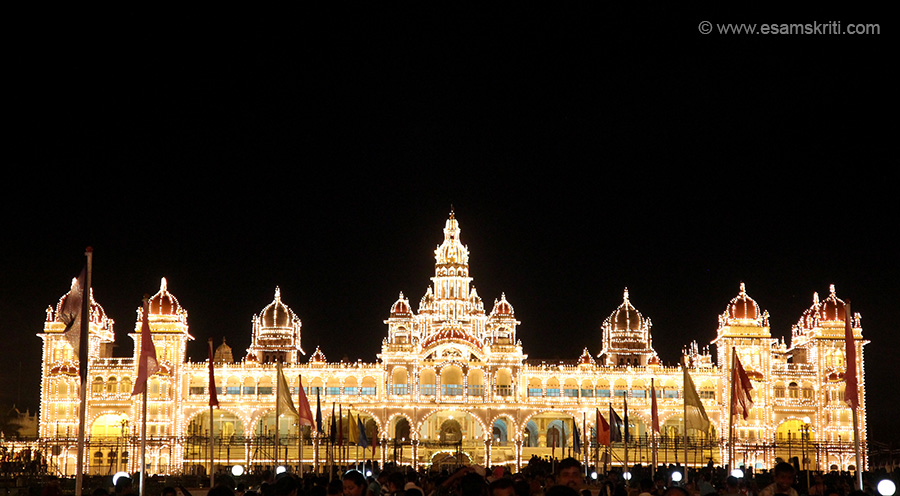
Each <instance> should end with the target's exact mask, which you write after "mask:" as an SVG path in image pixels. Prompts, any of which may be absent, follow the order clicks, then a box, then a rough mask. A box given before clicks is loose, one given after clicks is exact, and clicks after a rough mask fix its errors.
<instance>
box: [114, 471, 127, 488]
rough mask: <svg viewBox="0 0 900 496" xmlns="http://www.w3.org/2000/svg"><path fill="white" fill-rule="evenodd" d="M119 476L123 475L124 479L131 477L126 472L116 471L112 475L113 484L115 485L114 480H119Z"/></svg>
mask: <svg viewBox="0 0 900 496" xmlns="http://www.w3.org/2000/svg"><path fill="white" fill-rule="evenodd" d="M121 477H125V478H126V479H130V478H131V476H130V475H128V472H116V473H115V475H113V485H114V486H115V485H116V481H117V480H119V478H121Z"/></svg>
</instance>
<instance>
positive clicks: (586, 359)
mask: <svg viewBox="0 0 900 496" xmlns="http://www.w3.org/2000/svg"><path fill="white" fill-rule="evenodd" d="M596 364H597V362H595V361H594V359H593V358H592V357H591V354H590V353H589V352H588V349H587V348H585V349H584V351H582V352H581V356H580V357H578V365H596Z"/></svg>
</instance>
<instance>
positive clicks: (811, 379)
mask: <svg viewBox="0 0 900 496" xmlns="http://www.w3.org/2000/svg"><path fill="white" fill-rule="evenodd" d="M443 233H444V239H443V242H442V243H441V244H440V246H438V247H437V249H436V250H435V252H434V255H435V271H434V276H433V277H432V278H431V284H430V285H429V286H428V287H427V289H426V290H425V294H424V296H422V298H421V300H420V301H419V305H418V309H417V310H415V311H414V310H413V306H412V305H411V304H410V302H409V300H408V299H407V298H406V297H405V296H404V295H403V294H402V293H401V294H400V296H399V298H398V299H397V300H396V302H395V303H394V304H393V305H392V306H391V307H390V311H389V313H388V318H387V320H385V321H384V323H385V325H386V326H387V335H386V337H385V338H384V340H383V341H382V344H381V352H380V353H379V354H378V355H377V360H376V362H375V363H363V362H356V363H346V362H334V361H329V360H328V359H327V358H326V355H325V353H323V351H322V350H320V349H315V350H310V353H309V355H307V354H306V353H305V352H304V350H303V348H302V347H301V322H300V318H299V317H298V316H297V315H296V314H295V313H294V312H293V311H292V310H291V308H290V307H289V306H288V305H287V304H286V303H285V301H284V300H287V298H288V295H282V294H281V293H280V291H279V290H278V289H277V288H276V289H275V293H274V300H273V301H272V302H271V303H270V304H269V305H267V306H266V307H265V308H263V309H262V310H261V311H260V313H259V314H257V315H255V316H253V318H252V337H251V344H250V347H249V348H248V349H247V352H246V354H245V355H244V356H243V357H242V358H240V360H239V361H235V360H234V358H233V356H232V350H231V348H229V347H228V345H227V344H225V343H224V342H223V343H222V344H221V345H220V346H218V347H217V349H216V351H215V355H214V358H213V362H214V370H215V378H216V389H217V395H218V400H219V405H220V407H219V408H217V409H215V410H214V413H213V428H212V430H213V435H214V436H215V448H214V450H213V451H212V452H211V450H210V448H209V443H208V436H209V425H210V419H209V416H210V408H209V373H208V362H206V361H203V362H191V361H188V360H187V358H186V356H185V348H186V344H187V341H188V340H191V339H194V338H193V337H192V336H191V334H190V333H189V326H188V314H187V310H186V309H185V308H183V307H182V306H181V305H180V304H179V302H178V300H177V299H176V298H175V296H174V295H173V294H172V293H170V292H169V290H168V287H167V283H166V280H165V279H163V280H162V283H161V286H160V288H159V291H158V292H157V293H156V294H155V295H154V296H152V297H151V299H150V304H149V323H150V329H151V332H152V338H153V342H154V344H155V346H156V351H157V356H158V357H159V360H160V363H161V370H160V371H159V372H158V373H157V374H155V375H154V376H152V377H151V378H150V380H149V395H148V396H149V399H148V426H147V431H148V436H149V438H148V442H147V443H148V451H147V456H148V458H147V463H148V466H149V470H150V472H152V473H197V472H198V471H205V470H208V467H209V466H210V457H212V458H213V460H214V463H215V465H216V467H217V468H218V469H222V468H224V467H226V466H229V465H233V464H241V465H244V466H247V467H250V468H253V467H261V466H271V465H272V464H273V463H276V462H278V463H284V464H288V465H291V466H293V467H294V469H295V470H296V468H297V465H298V460H302V466H303V468H304V469H305V470H311V469H319V470H322V469H323V466H324V464H325V463H326V462H327V459H328V457H329V456H331V457H332V459H337V460H339V461H343V462H345V463H353V462H355V461H357V460H370V461H376V462H379V463H382V464H383V463H386V462H397V463H403V464H409V465H413V466H416V467H428V466H441V465H443V464H449V463H478V464H482V465H500V464H505V465H508V466H510V467H511V468H512V469H514V470H515V469H518V468H521V466H522V465H523V464H524V463H527V462H528V460H529V459H530V458H531V457H532V456H533V455H538V456H548V455H553V456H556V457H557V458H559V457H562V456H568V455H570V454H573V452H574V439H573V435H574V431H573V427H577V429H578V431H579V432H580V433H582V435H585V436H584V437H585V438H587V439H588V444H589V445H591V447H590V449H582V450H581V454H580V455H577V454H576V455H575V456H581V457H583V458H584V461H585V462H587V463H588V464H594V463H600V464H601V465H600V466H603V464H605V463H610V464H612V465H621V464H623V463H624V462H625V460H626V458H625V457H626V456H627V457H628V463H629V464H635V463H644V464H646V463H648V462H650V461H651V448H650V446H651V440H650V428H649V426H650V425H652V422H651V394H650V390H651V380H652V381H653V383H654V389H655V391H656V394H657V397H658V405H659V420H660V425H661V435H660V436H659V437H658V444H657V446H658V455H659V461H660V462H663V463H676V462H678V463H685V462H687V463H688V464H690V465H705V464H706V463H707V462H708V461H709V459H710V458H711V459H712V460H713V461H714V463H716V464H720V463H721V464H724V463H728V462H729V460H728V459H727V457H728V456H729V453H730V450H729V446H728V445H727V440H728V432H729V428H728V426H729V422H728V420H729V419H728V413H729V411H728V408H729V407H728V405H729V402H728V401H727V398H728V397H729V396H728V395H729V384H730V383H729V377H730V374H731V370H730V366H731V365H730V364H731V363H732V360H731V353H732V350H734V351H735V352H736V353H737V354H738V356H739V358H740V361H741V363H742V364H743V366H744V368H745V369H746V370H747V373H748V376H749V377H750V379H751V380H752V384H753V390H752V395H753V400H754V407H753V409H752V411H751V413H750V416H749V418H748V419H746V420H744V419H742V418H741V417H735V421H734V422H735V427H734V433H735V436H736V443H735V449H734V457H735V459H734V460H733V462H734V463H735V464H737V465H753V466H758V467H762V466H765V467H771V466H772V465H773V464H774V463H775V462H776V460H777V459H779V458H780V459H783V460H789V459H791V458H793V457H797V459H798V463H799V464H800V465H801V466H802V467H809V468H813V469H815V468H818V469H826V468H830V467H832V466H837V467H838V468H843V469H846V468H848V466H850V465H851V464H852V463H853V447H852V445H851V440H852V439H853V436H852V421H851V412H850V410H849V408H848V407H847V405H846V404H845V403H844V401H843V396H844V380H843V373H844V370H845V364H844V356H845V355H844V328H845V327H844V308H843V307H844V303H843V302H842V301H841V300H840V299H839V298H838V297H837V295H836V294H835V290H834V287H832V288H831V291H830V293H829V294H828V296H827V297H826V298H824V299H819V297H818V296H817V295H814V296H813V298H812V304H811V306H810V307H809V308H808V309H807V310H806V311H805V312H803V314H802V315H801V316H800V318H799V320H798V322H797V324H796V325H795V326H794V327H793V329H792V332H791V336H790V344H789V345H786V344H785V342H784V340H782V339H777V338H774V337H773V336H772V334H771V333H770V330H769V315H768V313H767V312H765V311H763V310H761V309H760V307H759V305H757V303H756V301H754V300H753V299H752V298H751V297H750V296H749V295H748V294H747V292H746V290H745V288H744V286H743V285H741V287H740V288H739V291H738V293H737V295H736V296H734V297H733V299H731V301H730V303H728V305H727V306H726V307H725V308H724V311H723V313H722V314H721V316H720V317H719V325H718V329H717V333H716V337H715V339H713V341H712V343H711V344H712V345H713V346H714V347H715V357H716V360H715V362H714V360H713V355H712V354H711V353H710V351H709V347H700V346H698V345H697V344H696V342H694V343H690V344H686V345H685V347H684V352H683V356H682V357H681V359H680V363H678V364H675V365H674V366H672V365H664V364H663V363H662V362H661V361H660V359H659V357H658V356H657V353H656V351H654V348H653V340H652V337H651V322H650V319H649V318H646V317H644V316H643V315H642V314H641V313H640V312H639V311H638V310H637V309H636V308H635V306H634V305H633V304H632V302H631V298H630V296H629V292H628V290H625V291H624V294H623V299H622V302H621V304H619V305H618V307H617V308H615V309H613V311H612V313H611V314H610V315H609V316H608V317H607V318H606V319H605V320H604V321H603V322H602V324H601V326H600V327H601V330H602V337H601V336H598V337H600V342H599V347H598V349H596V350H594V351H593V352H592V351H589V349H588V348H584V350H583V352H582V353H581V355H580V357H578V358H574V359H572V360H564V361H553V362H550V361H541V360H535V359H531V358H529V357H528V356H527V355H525V354H524V353H523V351H522V343H521V341H520V340H519V339H518V338H517V336H516V328H517V326H518V325H519V322H518V321H517V320H516V316H515V312H514V310H513V305H512V304H511V303H510V302H509V301H507V299H506V297H505V295H501V296H500V298H499V299H495V300H494V303H493V306H492V308H491V309H490V311H487V310H486V308H485V304H484V302H483V301H482V298H481V296H480V295H479V294H478V292H477V291H476V290H475V288H474V287H473V286H472V277H470V275H469V251H468V248H467V247H466V246H465V245H464V244H463V243H462V242H461V239H460V228H459V224H458V222H457V220H456V219H455V217H454V216H453V214H451V215H450V217H449V219H447V221H446V224H445V226H444V231H443ZM65 298H66V297H65V296H63V298H62V299H60V301H59V303H58V304H57V306H56V308H55V309H54V308H52V307H51V308H48V309H47V318H46V321H45V323H44V329H43V332H42V333H40V334H39V336H40V337H41V338H42V339H43V344H44V347H43V375H42V378H41V405H40V424H39V431H40V433H39V437H40V449H42V450H43V452H44V453H45V454H46V457H47V460H48V462H49V464H50V466H51V468H52V469H53V470H55V471H58V472H59V473H65V474H73V473H74V472H75V462H76V460H75V457H76V452H77V450H76V439H75V438H76V433H77V423H78V415H79V400H78V393H77V391H78V372H77V371H78V363H77V358H75V357H74V356H73V352H72V348H71V347H70V345H69V343H68V341H67V340H66V338H65V337H64V336H63V334H62V332H63V329H64V327H65V326H64V324H63V322H61V321H60V320H59V317H58V316H59V310H60V308H62V305H63V303H64V299H65ZM726 298H727V296H726ZM141 312H142V309H138V315H137V318H136V323H135V327H134V332H133V333H131V334H129V336H130V337H131V338H132V339H133V340H134V345H135V346H134V348H135V351H134V354H133V356H131V357H127V358H116V357H113V356H111V355H112V353H111V351H112V345H113V341H114V338H115V336H114V332H113V325H114V323H113V321H112V320H111V319H109V318H108V317H107V316H106V314H105V312H104V310H103V308H102V307H101V306H100V305H99V304H98V303H97V302H96V301H95V300H93V295H91V316H90V326H91V334H90V346H89V350H90V354H89V357H90V358H89V362H90V363H89V372H88V376H89V379H88V380H89V384H88V389H87V390H88V399H87V415H86V422H87V426H88V430H87V432H88V435H89V445H88V448H87V449H86V450H85V456H86V458H87V459H86V460H85V463H86V464H87V465H86V466H87V469H86V473H91V474H96V473H103V474H106V473H114V472H116V471H118V470H132V471H133V470H136V469H137V466H138V463H139V462H138V461H137V460H136V458H137V457H136V456H135V455H136V453H138V448H137V447H138V442H139V440H138V435H139V433H140V429H139V427H140V418H141V401H140V396H134V397H132V396H131V391H132V386H133V382H134V380H135V378H136V376H137V373H136V362H137V360H136V357H137V355H138V352H139V349H138V348H139V343H140V341H141V336H140V329H141V325H140V322H141V318H142V315H141ZM853 332H854V336H855V339H856V346H857V354H856V356H857V357H858V361H859V363H858V364H857V369H858V370H860V371H861V380H860V381H859V383H860V390H859V395H860V403H861V404H862V405H865V387H864V384H865V382H864V380H862V377H864V375H863V374H862V371H863V370H864V369H863V345H864V344H865V343H866V341H864V340H863V338H862V329H861V325H860V317H859V315H858V314H856V315H854V316H853ZM586 344H588V343H586ZM593 346H595V345H593V344H592V345H591V347H593ZM573 356H576V355H575V354H573ZM277 362H281V363H283V370H284V372H285V376H286V377H287V382H288V384H289V388H290V390H291V394H292V397H293V398H294V402H295V403H296V402H297V396H298V393H299V391H298V389H297V388H298V387H299V386H302V387H303V389H304V391H305V393H306V395H307V397H308V398H309V401H310V403H311V405H312V409H313V411H315V410H316V401H317V400H316V399H317V397H319V398H321V402H322V408H321V410H322V415H323V417H324V421H323V423H324V424H325V426H326V428H327V426H328V425H329V424H330V421H331V416H332V412H333V411H335V410H334V408H335V406H339V407H340V409H339V410H336V411H340V412H342V416H341V418H342V422H341V425H343V429H344V433H343V437H344V439H348V437H349V434H350V432H349V430H348V429H349V417H347V411H348V409H349V412H350V415H352V418H353V419H354V422H356V419H357V418H360V419H361V420H362V423H363V426H364V428H365V434H366V437H367V438H368V439H369V440H370V443H371V445H372V446H370V447H368V448H356V447H350V448H344V449H342V450H337V451H336V450H334V449H328V448H327V446H326V443H325V441H324V440H322V439H320V438H317V437H316V436H312V437H310V435H309V428H308V427H303V428H302V433H303V435H302V436H299V437H298V426H297V423H298V422H297V418H296V416H293V415H281V416H280V419H279V428H278V432H279V436H278V437H279V439H275V399H276V394H275V393H276V383H277V382H276V373H277V372H276V371H277V368H276V363H277ZM683 367H688V371H689V374H690V376H691V378H692V380H693V383H694V384H695V385H696V389H697V391H698V394H699V396H700V398H701V401H702V402H703V404H704V406H705V409H706V412H707V414H708V416H709V419H710V421H711V423H712V428H711V429H710V431H708V432H699V431H697V430H690V431H689V432H688V433H687V434H688V447H687V448H688V449H685V446H684V437H683V435H684V432H683V429H684V421H683V412H684V406H683V390H684V374H683ZM626 401H627V405H628V417H627V418H628V424H629V425H628V429H629V432H630V434H631V435H630V441H629V444H628V449H627V452H626V450H625V446H624V445H623V444H622V443H613V446H612V449H611V450H610V451H609V453H608V454H606V455H604V456H600V455H599V453H600V452H601V450H598V449H593V443H591V441H590V439H591V438H593V436H594V432H595V431H594V424H595V411H596V409H599V410H600V412H602V413H603V414H604V416H607V414H608V412H609V408H610V406H612V408H613V409H615V410H616V411H617V412H618V414H619V415H620V416H623V413H624V407H625V402H626ZM861 408H862V411H861V412H860V413H861V415H860V431H861V441H862V446H863V450H864V452H865V433H866V416H865V410H864V406H862V407H861ZM602 451H603V452H604V453H605V448H604V450H602ZM329 453H330V455H329ZM626 453H627V454H626ZM685 455H686V456H687V460H685ZM601 460H602V461H601Z"/></svg>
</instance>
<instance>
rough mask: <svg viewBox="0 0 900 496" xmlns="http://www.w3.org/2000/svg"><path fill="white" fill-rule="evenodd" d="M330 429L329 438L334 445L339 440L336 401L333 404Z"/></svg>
mask: <svg viewBox="0 0 900 496" xmlns="http://www.w3.org/2000/svg"><path fill="white" fill-rule="evenodd" d="M328 430H329V432H328V438H329V439H328V440H329V441H331V444H332V445H333V444H334V443H335V442H337V418H335V416H334V403H332V404H331V427H330V428H329V429H328Z"/></svg>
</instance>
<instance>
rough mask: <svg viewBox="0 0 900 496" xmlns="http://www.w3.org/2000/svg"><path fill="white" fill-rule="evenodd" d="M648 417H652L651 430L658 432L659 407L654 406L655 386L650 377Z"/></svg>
mask: <svg viewBox="0 0 900 496" xmlns="http://www.w3.org/2000/svg"><path fill="white" fill-rule="evenodd" d="M650 417H651V418H652V419H653V432H656V433H657V434H658V433H659V408H658V407H657V406H656V386H655V385H654V384H653V379H650Z"/></svg>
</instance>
